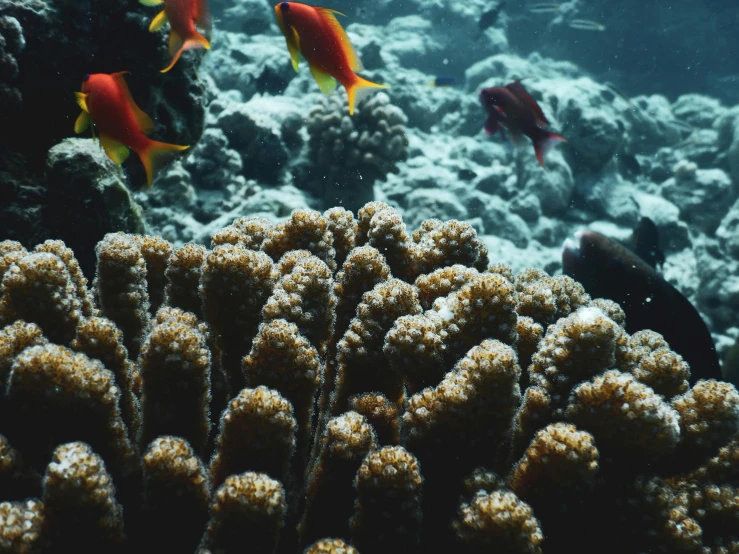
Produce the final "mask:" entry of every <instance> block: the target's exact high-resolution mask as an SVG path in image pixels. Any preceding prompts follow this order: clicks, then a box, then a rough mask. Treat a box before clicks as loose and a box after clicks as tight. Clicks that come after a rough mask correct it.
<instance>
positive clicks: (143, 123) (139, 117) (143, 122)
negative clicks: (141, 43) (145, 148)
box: [111, 71, 154, 135]
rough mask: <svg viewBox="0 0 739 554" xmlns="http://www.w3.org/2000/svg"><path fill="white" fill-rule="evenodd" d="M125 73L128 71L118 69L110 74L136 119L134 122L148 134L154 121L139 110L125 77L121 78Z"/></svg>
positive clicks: (152, 127) (152, 128)
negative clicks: (118, 70)
mask: <svg viewBox="0 0 739 554" xmlns="http://www.w3.org/2000/svg"><path fill="white" fill-rule="evenodd" d="M126 73H128V71H120V72H118V73H113V74H111V77H112V78H113V79H114V80H115V82H116V83H117V84H118V87H119V88H120V89H121V93H122V94H123V98H124V99H125V100H126V103H127V104H128V105H129V107H130V108H131V111H132V112H133V117H134V118H135V119H136V123H138V124H139V130H140V131H141V132H142V133H144V134H145V135H148V134H149V133H151V132H152V131H153V130H154V122H153V121H152V120H151V118H150V117H149V116H148V115H146V114H145V113H144V112H143V111H141V108H139V107H138V105H137V104H136V102H135V101H134V99H133V97H132V96H131V91H130V90H128V84H126V79H124V78H123V76H124V75H125V74H126Z"/></svg>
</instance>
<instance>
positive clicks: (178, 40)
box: [169, 29, 182, 56]
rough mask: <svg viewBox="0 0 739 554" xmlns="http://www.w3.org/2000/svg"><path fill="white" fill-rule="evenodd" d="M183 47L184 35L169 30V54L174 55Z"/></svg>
mask: <svg viewBox="0 0 739 554" xmlns="http://www.w3.org/2000/svg"><path fill="white" fill-rule="evenodd" d="M181 49H182V37H181V36H180V35H179V34H178V33H177V31H175V30H174V29H172V30H171V31H170V32H169V54H170V55H171V56H174V55H175V54H177V52H179V51H180V50H181Z"/></svg>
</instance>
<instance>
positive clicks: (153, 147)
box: [136, 140, 190, 188]
mask: <svg viewBox="0 0 739 554" xmlns="http://www.w3.org/2000/svg"><path fill="white" fill-rule="evenodd" d="M188 148H190V147H189V146H181V145H179V144H169V143H166V142H158V141H156V140H151V141H149V142H148V144H147V145H146V147H145V148H144V149H143V150H140V151H138V152H136V153H137V154H138V155H139V158H141V163H142V164H143V166H144V169H145V170H146V184H147V185H148V186H149V188H151V184H152V182H154V177H156V175H157V173H158V172H159V170H160V169H162V168H163V167H164V166H165V165H167V164H168V163H169V162H170V161H172V159H173V158H174V156H175V154H176V153H177V152H182V151H183V150H187V149H188Z"/></svg>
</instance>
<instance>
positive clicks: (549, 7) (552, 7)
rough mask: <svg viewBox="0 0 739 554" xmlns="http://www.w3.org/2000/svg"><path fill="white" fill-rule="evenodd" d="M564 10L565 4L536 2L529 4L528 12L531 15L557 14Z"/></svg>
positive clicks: (527, 6)
mask: <svg viewBox="0 0 739 554" xmlns="http://www.w3.org/2000/svg"><path fill="white" fill-rule="evenodd" d="M563 9H564V4H560V3H557V2H536V3H535V4H527V5H526V10H527V11H529V12H530V13H557V12H561V11H562V10H563Z"/></svg>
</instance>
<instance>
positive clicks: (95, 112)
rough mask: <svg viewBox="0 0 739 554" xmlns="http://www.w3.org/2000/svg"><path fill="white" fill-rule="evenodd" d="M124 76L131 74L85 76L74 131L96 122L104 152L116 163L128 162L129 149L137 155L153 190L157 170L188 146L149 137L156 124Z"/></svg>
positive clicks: (78, 98)
mask: <svg viewBox="0 0 739 554" xmlns="http://www.w3.org/2000/svg"><path fill="white" fill-rule="evenodd" d="M125 73H128V72H127V71H121V72H120V73H113V74H111V75H108V74H106V73H95V74H93V75H85V81H84V82H83V83H82V92H75V96H76V97H77V104H79V106H80V108H82V112H81V113H80V115H79V117H77V121H75V123H74V130H75V132H76V133H82V132H84V131H85V130H86V129H87V128H88V127H90V122H92V123H94V124H95V126H96V127H97V129H98V133H99V135H100V144H101V145H102V147H103V148H104V149H105V153H106V154H107V155H108V157H109V158H110V159H111V160H113V161H114V162H115V163H117V164H122V163H123V162H124V161H125V160H126V158H127V157H128V154H129V150H128V149H129V148H130V149H131V150H133V151H134V152H136V154H138V156H139V158H140V159H141V163H142V164H143V165H144V169H145V170H146V181H147V184H148V185H149V187H151V183H152V181H153V180H154V176H155V175H156V173H157V171H158V170H159V169H160V168H161V167H163V166H164V165H165V164H166V163H167V162H168V161H169V159H170V157H171V155H172V154H173V153H175V152H181V151H182V150H186V149H188V148H189V146H180V145H178V144H168V143H166V142H157V141H155V140H151V139H150V138H148V137H147V136H146V135H147V134H149V133H151V132H152V131H153V130H154V123H153V122H152V121H151V118H149V116H148V115H146V114H145V113H144V112H143V111H141V108H139V107H138V106H137V105H136V102H134V100H133V98H132V97H131V93H130V91H129V90H128V85H126V80H125V79H124V78H123V75H124V74H125ZM93 136H94V131H93Z"/></svg>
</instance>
